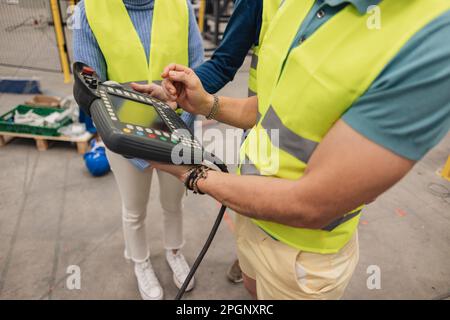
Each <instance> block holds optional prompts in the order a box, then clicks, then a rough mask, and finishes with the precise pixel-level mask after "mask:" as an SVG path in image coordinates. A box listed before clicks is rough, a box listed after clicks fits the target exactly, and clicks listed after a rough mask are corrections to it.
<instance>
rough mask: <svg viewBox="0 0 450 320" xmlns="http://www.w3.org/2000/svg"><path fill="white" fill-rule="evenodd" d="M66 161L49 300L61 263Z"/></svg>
mask: <svg viewBox="0 0 450 320" xmlns="http://www.w3.org/2000/svg"><path fill="white" fill-rule="evenodd" d="M66 158H67V159H66V161H65V168H64V178H63V181H64V184H63V190H62V203H61V209H60V212H59V214H58V222H57V225H56V239H55V251H54V255H53V267H52V273H51V276H50V279H49V281H48V286H49V295H48V298H49V300H51V299H52V293H53V289H54V286H55V279H56V272H57V271H58V261H59V256H60V253H61V226H62V221H63V219H64V211H65V209H66V193H67V177H68V171H69V159H68V158H69V157H68V156H66Z"/></svg>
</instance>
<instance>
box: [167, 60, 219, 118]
mask: <svg viewBox="0 0 450 320" xmlns="http://www.w3.org/2000/svg"><path fill="white" fill-rule="evenodd" d="M161 76H162V78H163V79H164V80H163V82H162V87H163V89H164V92H165V95H166V96H167V97H168V98H169V100H171V101H176V102H177V103H178V105H179V106H180V107H182V108H183V109H184V110H185V111H187V112H190V113H192V114H201V115H205V116H206V115H208V114H209V112H210V111H211V108H212V106H213V104H214V97H213V96H212V95H210V94H209V93H207V92H206V91H205V89H204V88H203V86H202V83H201V81H200V79H199V78H198V77H197V75H196V74H195V72H194V71H193V70H192V69H190V68H188V67H185V66H182V65H179V64H174V63H173V64H170V65H168V66H167V67H166V68H165V69H164V72H163V73H162V74H161Z"/></svg>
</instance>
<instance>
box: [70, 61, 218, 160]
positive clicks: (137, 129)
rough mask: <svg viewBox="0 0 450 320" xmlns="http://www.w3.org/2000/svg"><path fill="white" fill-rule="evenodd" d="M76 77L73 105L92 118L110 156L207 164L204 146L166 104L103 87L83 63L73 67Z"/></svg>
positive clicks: (129, 91)
mask: <svg viewBox="0 0 450 320" xmlns="http://www.w3.org/2000/svg"><path fill="white" fill-rule="evenodd" d="M74 75H75V83H74V97H75V100H76V101H77V103H78V105H79V106H80V108H81V109H82V110H83V111H84V112H86V113H87V114H88V115H90V116H91V117H92V119H93V121H94V124H95V126H96V128H97V130H98V133H99V134H100V136H101V138H102V139H103V141H104V143H105V145H106V146H107V147H108V149H110V150H111V151H113V152H116V153H119V154H122V155H124V156H126V157H137V158H141V159H146V160H153V161H160V162H167V163H175V164H200V163H201V162H202V161H203V160H204V157H205V155H206V154H205V153H204V150H203V148H202V146H201V145H200V143H199V142H198V141H197V140H196V139H195V137H194V135H193V134H192V132H191V131H190V130H189V128H188V127H187V126H186V124H185V123H184V122H183V121H182V120H181V119H180V117H179V116H178V114H177V113H176V112H175V111H174V110H173V109H172V108H171V107H170V106H168V105H167V104H166V103H164V102H162V101H160V100H158V99H155V98H152V97H150V96H148V95H145V94H141V93H138V92H136V91H134V90H132V89H131V88H126V87H125V86H122V85H120V84H111V83H109V82H104V83H102V82H101V81H100V79H99V78H98V77H97V75H96V74H95V72H94V70H93V69H92V68H90V67H89V66H87V65H85V64H83V63H79V62H77V63H75V64H74ZM206 157H207V158H211V157H213V156H212V155H206ZM207 160H210V161H212V162H214V160H212V159H207Z"/></svg>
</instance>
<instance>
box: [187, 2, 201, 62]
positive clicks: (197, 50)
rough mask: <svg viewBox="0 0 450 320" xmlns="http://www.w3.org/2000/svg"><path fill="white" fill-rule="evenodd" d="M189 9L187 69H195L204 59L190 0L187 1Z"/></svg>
mask: <svg viewBox="0 0 450 320" xmlns="http://www.w3.org/2000/svg"><path fill="white" fill-rule="evenodd" d="M187 3H188V8H189V67H191V68H196V67H198V66H199V65H201V64H202V63H203V60H204V58H205V54H204V49H203V39H202V35H201V34H200V30H199V29H198V25H197V19H196V18H195V14H194V9H193V8H192V4H191V1H190V0H187Z"/></svg>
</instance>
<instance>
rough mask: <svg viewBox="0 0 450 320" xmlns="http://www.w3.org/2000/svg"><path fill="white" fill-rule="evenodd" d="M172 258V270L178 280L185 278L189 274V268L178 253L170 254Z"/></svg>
mask: <svg viewBox="0 0 450 320" xmlns="http://www.w3.org/2000/svg"><path fill="white" fill-rule="evenodd" d="M171 256H172V258H171V260H172V263H171V266H172V269H173V272H174V273H175V274H176V276H177V277H178V278H185V277H186V276H187V274H188V273H189V270H190V269H189V266H188V264H187V262H186V259H185V258H184V256H183V255H182V254H180V253H177V254H171Z"/></svg>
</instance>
